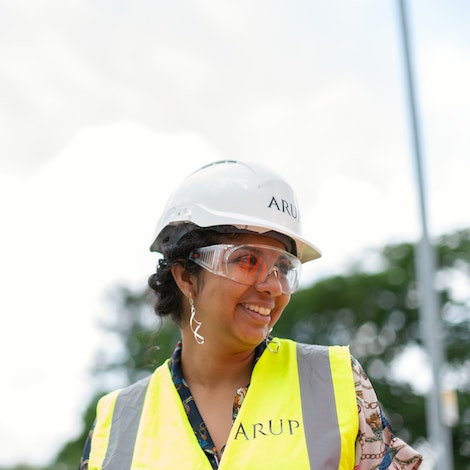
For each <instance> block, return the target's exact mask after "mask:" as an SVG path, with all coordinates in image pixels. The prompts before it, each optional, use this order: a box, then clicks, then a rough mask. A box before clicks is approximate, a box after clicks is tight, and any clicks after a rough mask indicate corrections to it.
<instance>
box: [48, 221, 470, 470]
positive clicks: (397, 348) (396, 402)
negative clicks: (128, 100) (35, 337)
mask: <svg viewBox="0 0 470 470" xmlns="http://www.w3.org/2000/svg"><path fill="white" fill-rule="evenodd" d="M436 246H437V254H438V260H439V273H438V283H439V286H438V289H439V294H440V299H441V303H442V312H443V314H442V320H443V327H444V330H445V334H446V336H445V338H446V347H447V356H448V364H447V368H448V375H449V380H450V381H451V383H452V384H453V386H454V387H455V388H456V389H457V391H458V398H459V416H460V420H459V423H458V425H457V426H455V427H454V428H453V443H454V464H455V468H456V469H457V470H469V469H470V464H469V461H470V348H469V347H468V344H469V339H470V296H469V294H468V292H469V290H468V284H469V282H470V230H462V231H458V232H455V233H453V234H450V235H444V236H442V237H441V238H440V239H439V240H438V241H437V243H436ZM414 271H415V269H414V247H413V245H412V244H410V243H400V244H395V245H390V246H387V247H385V248H384V249H382V250H380V251H379V252H377V251H371V252H370V253H363V254H362V256H361V261H358V262H355V263H352V264H351V265H350V266H348V267H347V268H345V272H344V273H342V274H341V275H333V276H329V277H326V278H324V279H321V280H319V281H317V282H315V283H314V284H313V285H312V286H310V287H307V288H304V289H301V290H299V291H298V292H297V293H296V294H295V295H294V296H293V297H292V299H291V302H290V304H289V305H288V307H287V308H286V311H285V312H284V314H283V316H282V317H281V319H280V320H279V322H278V323H277V325H276V327H275V331H274V333H275V334H276V335H278V336H283V337H290V338H293V339H296V340H297V341H303V342H308V343H317V344H349V345H350V347H351V351H352V353H353V354H354V355H355V356H356V357H357V358H358V359H359V360H360V362H361V363H362V365H363V366H364V369H365V370H366V371H367V373H368V374H369V375H370V376H371V379H372V381H373V383H374V387H375V388H376V390H377V393H378V396H379V398H380V399H381V401H382V402H383V404H384V405H385V410H386V412H387V415H388V417H389V419H390V421H391V423H392V426H393V427H394V428H395V430H396V431H397V433H398V434H399V435H400V436H402V437H403V438H404V439H405V440H407V441H408V442H419V441H420V439H421V440H423V439H424V436H425V411H424V397H423V396H422V394H421V392H420V387H418V386H417V385H419V384H417V383H412V384H410V383H407V382H404V381H402V380H400V375H399V373H396V372H394V370H395V369H394V365H395V364H396V360H397V358H399V357H402V355H404V354H405V355H406V354H407V352H408V351H410V349H412V348H422V345H421V339H420V328H419V323H420V319H419V312H418V307H419V305H418V296H417V290H416V283H415V274H414ZM458 286H466V287H467V289H459V287H458ZM147 296H148V292H147V290H146V289H142V290H139V289H137V290H133V289H130V288H128V287H125V286H121V287H118V288H116V289H115V290H114V291H113V292H112V295H111V304H112V305H114V309H113V313H112V316H111V317H110V319H109V320H108V322H107V323H106V324H104V325H103V328H104V329H105V331H106V332H107V334H109V335H111V336H112V337H115V339H116V341H114V344H118V345H120V347H118V348H114V349H112V350H111V351H109V350H103V351H101V352H100V354H99V355H98V357H97V364H98V366H97V367H96V369H95V371H94V375H95V378H96V379H97V389H99V390H105V389H106V388H107V387H108V386H109V387H110V388H112V387H111V386H110V384H113V385H115V384H116V382H120V383H119V386H121V385H125V384H127V383H131V382H133V381H135V380H138V379H139V378H140V377H141V376H142V375H146V374H148V373H149V372H150V371H151V370H152V369H153V368H154V367H155V365H156V364H159V363H161V362H162V361H163V360H164V359H165V358H166V357H168V356H169V355H170V354H171V351H172V348H173V346H174V344H175V342H176V341H177V339H178V338H179V333H178V330H177V329H176V328H175V327H173V326H172V325H171V324H169V323H162V324H160V323H159V322H158V321H157V320H156V317H155V316H154V315H152V312H151V308H150V307H149V301H148V297H147ZM155 331H159V334H158V335H155ZM149 344H150V345H151V347H150V348H149ZM157 345H158V349H156V346H157ZM149 353H150V354H149ZM405 357H406V356H405ZM418 379H419V378H418ZM93 414H94V403H92V405H91V406H90V407H89V408H88V409H87V411H86V413H85V415H84V423H85V424H84V431H83V435H82V436H80V438H79V439H77V440H76V441H74V442H73V443H69V444H67V445H66V446H65V447H64V448H63V449H62V451H61V453H60V454H59V456H58V458H57V461H56V462H55V464H54V465H59V464H62V467H59V466H57V467H53V468H57V470H59V468H60V469H61V470H62V469H64V470H65V469H72V468H73V469H76V462H78V460H79V455H78V454H79V452H81V447H82V445H83V442H84V439H85V435H86V433H87V430H88V428H89V426H90V425H91V422H92V420H93ZM80 441H81V442H80ZM70 462H74V463H73V464H71V463H70ZM64 464H65V466H64ZM49 468H51V467H49Z"/></svg>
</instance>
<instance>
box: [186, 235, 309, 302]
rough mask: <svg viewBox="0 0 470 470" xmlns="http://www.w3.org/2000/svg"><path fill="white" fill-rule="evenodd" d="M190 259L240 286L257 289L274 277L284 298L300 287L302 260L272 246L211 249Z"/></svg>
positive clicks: (203, 250) (215, 247)
mask: <svg viewBox="0 0 470 470" xmlns="http://www.w3.org/2000/svg"><path fill="white" fill-rule="evenodd" d="M189 259H190V260H191V261H194V262H195V263H196V264H198V265H199V266H202V267H203V268H205V269H207V270H208V271H210V272H211V273H213V274H217V275H218V276H223V277H226V278H228V279H232V280H233V281H236V282H239V283H241V284H247V285H254V284H258V283H263V282H265V281H266V279H267V278H268V276H269V275H270V274H273V275H274V276H275V277H276V279H277V280H278V281H279V284H280V286H281V288H282V292H283V293H284V294H292V293H294V292H295V290H296V289H297V287H298V285H299V278H300V268H301V262H300V260H299V258H297V257H295V256H294V255H292V254H290V253H288V252H287V251H284V250H282V249H280V248H275V247H273V246H269V245H254V244H246V245H226V244H220V245H211V246H204V247H202V248H198V249H196V250H194V251H192V252H191V253H190V255H189Z"/></svg>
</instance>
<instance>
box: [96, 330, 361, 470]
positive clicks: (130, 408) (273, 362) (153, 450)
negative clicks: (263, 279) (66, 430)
mask: <svg viewBox="0 0 470 470" xmlns="http://www.w3.org/2000/svg"><path fill="white" fill-rule="evenodd" d="M276 342H279V344H280V348H279V350H278V352H277V353H274V352H271V351H270V350H268V349H266V350H265V351H264V353H263V354H262V356H261V357H260V359H259V360H258V362H257V363H256V365H255V367H254V369H253V373H252V376H251V382H250V386H249V388H248V392H247V394H246V397H245V399H244V401H243V403H242V405H241V408H240V411H239V414H238V417H237V419H236V420H235V422H234V424H233V426H232V430H231V432H230V435H229V438H228V441H227V444H226V446H225V450H224V454H223V457H222V459H221V463H220V467H219V468H220V469H221V470H231V469H243V470H250V469H253V470H264V469H266V470H268V469H269V470H275V469H282V470H285V469H290V468H295V469H296V470H303V469H318V470H328V469H342V470H343V469H344V470H346V469H348V470H352V469H353V468H354V459H355V441H356V437H357V433H358V411H357V404H356V394H355V388H354V381H353V375H352V369H351V357H350V353H349V349H348V348H347V347H344V346H332V347H325V346H315V345H306V344H301V343H295V342H294V341H290V340H283V339H277V338H276V339H274V340H273V344H275V343H276ZM211 468H212V467H211V465H210V463H209V460H208V459H207V457H206V455H205V453H204V451H203V450H202V449H201V447H200V446H199V443H198V441H197V438H196V436H195V434H194V431H193V429H192V428H191V424H190V423H189V420H188V417H187V415H186V412H185V410H184V407H183V404H182V402H181V399H180V397H179V394H178V392H177V390H176V388H175V386H174V384H173V381H172V378H171V374H170V370H169V368H168V364H167V363H165V364H163V365H162V366H160V367H159V368H158V369H157V370H156V371H155V372H154V373H153V374H152V375H151V376H150V377H149V378H147V379H144V380H142V381H140V382H137V383H136V384H134V385H131V386H130V387H127V388H125V389H122V390H118V391H115V392H112V393H110V394H108V395H106V396H104V397H103V398H102V399H101V400H100V402H99V403H98V407H97V418H96V424H95V429H94V432H93V438H92V443H91V453H90V461H89V470H128V469H132V470H137V469H138V470H143V469H188V470H198V469H201V470H211Z"/></svg>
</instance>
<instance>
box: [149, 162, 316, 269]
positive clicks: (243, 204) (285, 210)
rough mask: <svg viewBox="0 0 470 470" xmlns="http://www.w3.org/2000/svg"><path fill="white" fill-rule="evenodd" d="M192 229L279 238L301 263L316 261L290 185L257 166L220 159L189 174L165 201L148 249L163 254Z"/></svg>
mask: <svg viewBox="0 0 470 470" xmlns="http://www.w3.org/2000/svg"><path fill="white" fill-rule="evenodd" d="M195 226H198V227H220V226H225V227H227V226H229V227H233V228H234V229H233V230H232V231H235V229H236V230H242V231H249V232H256V233H260V234H266V233H267V232H273V233H279V234H282V235H285V236H287V237H288V238H290V239H292V240H293V241H294V242H295V252H296V254H297V256H298V257H299V258H300V259H301V260H302V262H306V261H310V260H313V259H315V258H319V257H320V256H321V252H320V251H319V250H318V248H317V247H315V246H314V245H312V244H311V243H310V242H308V241H306V240H305V239H303V238H302V229H301V220H300V212H299V207H298V203H297V198H296V196H295V194H294V191H293V190H292V188H291V186H290V185H289V184H288V183H287V182H286V181H285V180H284V179H283V178H282V177H281V176H279V175H278V174H277V173H275V172H273V171H272V170H270V169H268V168H265V167H263V166H260V165H258V164H253V163H245V162H240V161H233V160H225V161H219V162H214V163H211V164H209V165H206V166H204V167H202V168H200V169H199V170H197V171H195V172H194V173H192V174H191V175H189V176H188V177H187V178H186V179H185V180H184V181H183V182H182V184H181V185H180V186H179V188H178V189H177V190H176V191H175V192H174V193H173V194H172V195H171V197H170V199H169V200H168V202H167V204H166V206H165V208H164V210H163V214H162V216H161V218H160V220H159V221H158V224H157V229H156V239H155V241H154V242H153V243H152V245H151V247H150V250H151V251H158V252H163V251H164V247H165V246H166V245H167V244H171V245H173V244H176V243H177V242H178V240H179V239H180V238H181V237H182V236H183V235H184V234H185V233H187V232H189V231H191V230H194V228H197V227H195ZM226 231H230V229H227V230H226Z"/></svg>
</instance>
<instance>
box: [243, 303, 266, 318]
mask: <svg viewBox="0 0 470 470" xmlns="http://www.w3.org/2000/svg"><path fill="white" fill-rule="evenodd" d="M245 308H247V309H248V310H252V311H253V312H256V313H259V314H260V315H263V316H268V315H269V314H270V313H271V309H270V308H266V307H260V306H259V305H251V304H245Z"/></svg>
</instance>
